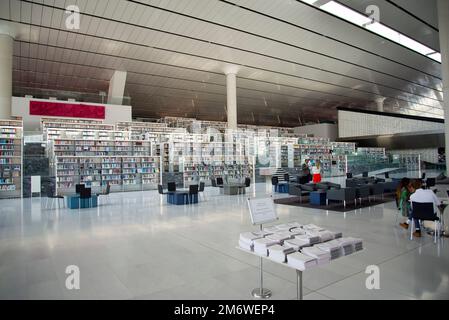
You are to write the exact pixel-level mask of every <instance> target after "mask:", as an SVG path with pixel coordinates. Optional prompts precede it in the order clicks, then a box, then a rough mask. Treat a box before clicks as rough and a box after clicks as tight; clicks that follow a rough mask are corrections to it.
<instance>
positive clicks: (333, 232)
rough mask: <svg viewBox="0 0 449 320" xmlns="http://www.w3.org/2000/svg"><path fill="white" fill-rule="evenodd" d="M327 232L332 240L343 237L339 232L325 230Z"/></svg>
mask: <svg viewBox="0 0 449 320" xmlns="http://www.w3.org/2000/svg"><path fill="white" fill-rule="evenodd" d="M327 231H329V232H330V233H332V235H333V239H338V238H341V237H343V233H342V232H339V231H330V230H327Z"/></svg>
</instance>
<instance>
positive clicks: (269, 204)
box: [248, 197, 278, 299]
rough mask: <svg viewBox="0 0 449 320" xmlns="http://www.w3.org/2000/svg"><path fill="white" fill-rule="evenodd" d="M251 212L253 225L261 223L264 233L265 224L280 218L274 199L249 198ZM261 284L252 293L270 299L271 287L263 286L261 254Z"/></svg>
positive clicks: (257, 296)
mask: <svg viewBox="0 0 449 320" xmlns="http://www.w3.org/2000/svg"><path fill="white" fill-rule="evenodd" d="M248 207H249V213H250V216H251V221H252V223H253V225H257V224H258V225H259V227H260V231H261V232H262V235H263V224H264V223H269V222H274V221H276V220H277V219H278V217H277V215H276V211H275V210H274V205H273V199H272V198H271V197H270V198H263V199H250V198H248ZM259 272H260V286H259V288H255V289H253V290H252V291H251V295H252V296H253V297H254V298H257V299H268V298H270V297H271V295H272V292H271V290H270V289H267V288H264V287H263V257H262V256H260V269H259Z"/></svg>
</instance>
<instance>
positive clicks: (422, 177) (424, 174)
mask: <svg viewBox="0 0 449 320" xmlns="http://www.w3.org/2000/svg"><path fill="white" fill-rule="evenodd" d="M425 178H426V173H425V172H423V173H422V174H421V180H424V179H425Z"/></svg>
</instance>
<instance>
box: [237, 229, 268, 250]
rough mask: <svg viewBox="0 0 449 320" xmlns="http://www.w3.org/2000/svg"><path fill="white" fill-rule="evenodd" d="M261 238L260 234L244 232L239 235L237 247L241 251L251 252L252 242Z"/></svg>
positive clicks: (252, 248)
mask: <svg viewBox="0 0 449 320" xmlns="http://www.w3.org/2000/svg"><path fill="white" fill-rule="evenodd" d="M261 238H263V236H262V234H261V233H260V232H244V233H241V234H240V239H239V246H240V248H242V249H245V250H249V251H253V250H254V240H256V239H261Z"/></svg>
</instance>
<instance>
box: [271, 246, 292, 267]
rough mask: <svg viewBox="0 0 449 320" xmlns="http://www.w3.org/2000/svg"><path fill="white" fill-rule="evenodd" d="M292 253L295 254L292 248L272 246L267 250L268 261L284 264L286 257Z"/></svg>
mask: <svg viewBox="0 0 449 320" xmlns="http://www.w3.org/2000/svg"><path fill="white" fill-rule="evenodd" d="M293 252H295V250H294V249H293V248H291V247H288V246H285V245H283V246H281V245H274V246H271V247H269V248H268V256H269V257H270V259H272V260H274V261H277V262H281V263H283V262H286V261H287V258H286V257H287V255H288V254H290V253H293Z"/></svg>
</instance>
